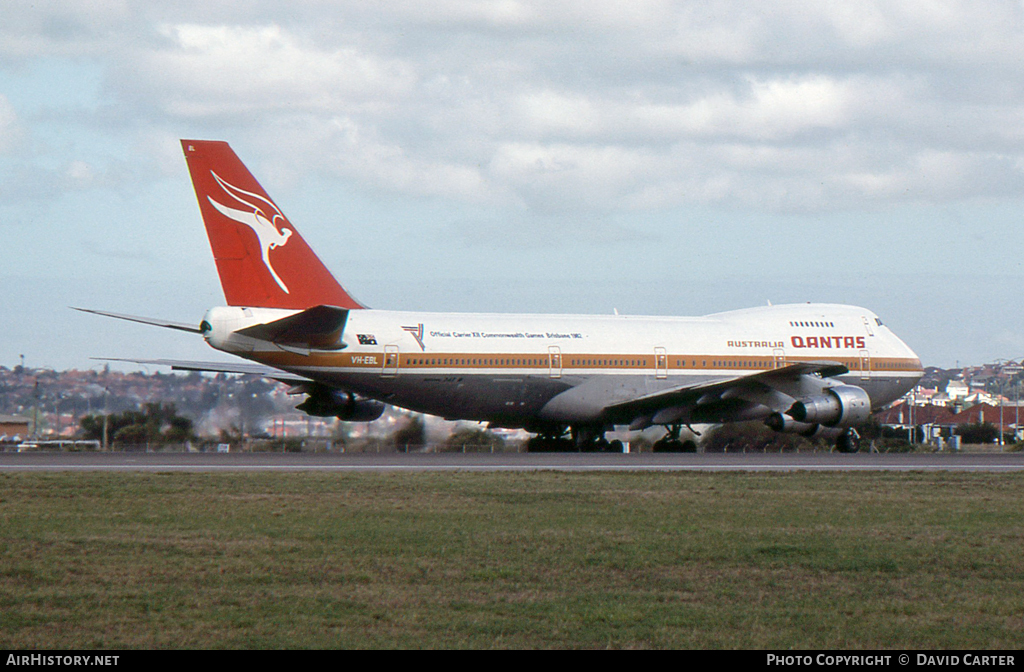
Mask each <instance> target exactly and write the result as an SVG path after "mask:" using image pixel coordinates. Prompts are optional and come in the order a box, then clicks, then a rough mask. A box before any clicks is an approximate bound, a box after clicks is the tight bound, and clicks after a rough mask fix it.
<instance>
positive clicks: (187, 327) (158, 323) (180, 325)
mask: <svg viewBox="0 0 1024 672" xmlns="http://www.w3.org/2000/svg"><path fill="white" fill-rule="evenodd" d="M71 309H72V310H80V311H82V312H83V313H92V314H93V315H103V316H104V317H116V318H117V319H119V320H128V321H129V322H140V323H142V324H150V325H153V326H154V327H166V328H168V329H177V330H179V331H188V332H191V333H193V334H201V333H203V332H202V330H201V329H200V328H199V327H198V326H196V325H194V324H188V323H186V322H172V321H171V320H158V319H155V318H152V317H139V316H137V315H123V314H121V313H108V312H107V311H105V310H90V309H89V308H75V307H74V306H71Z"/></svg>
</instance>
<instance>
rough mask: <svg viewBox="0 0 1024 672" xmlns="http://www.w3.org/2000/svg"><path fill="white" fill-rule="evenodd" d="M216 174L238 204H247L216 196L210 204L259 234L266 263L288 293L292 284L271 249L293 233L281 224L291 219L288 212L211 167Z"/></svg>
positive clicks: (224, 188) (213, 173) (222, 185)
mask: <svg viewBox="0 0 1024 672" xmlns="http://www.w3.org/2000/svg"><path fill="white" fill-rule="evenodd" d="M210 174H211V175H213V179H215V180H216V181H217V184H219V185H220V188H221V189H223V190H224V193H225V194H227V195H228V196H230V197H231V198H232V199H234V201H235V202H236V203H235V204H236V205H244V206H246V209H245V210H237V209H235V208H232V207H229V206H227V205H223V204H221V203H218V202H217V201H215V200H213V197H212V196H207V197H206V198H207V199H208V200H209V201H210V204H211V205H213V207H215V208H216V209H217V211H218V212H219V213H220V214H222V215H224V216H225V217H227V218H228V219H231V220H233V221H236V222H238V223H239V224H244V225H246V226H248V227H249V228H250V229H252V230H253V232H254V233H255V234H256V239H257V240H259V243H260V250H261V252H262V254H263V265H264V266H266V267H267V270H268V271H269V272H270V275H271V276H272V277H273V278H274V282H276V283H277V285H278V287H280V288H281V289H282V290H284V293H285V294H288V293H289V292H288V287H287V286H286V285H285V284H284V281H282V280H281V278H280V276H278V274H277V271H275V270H274V267H273V266H272V265H271V263H270V251H271V250H273V249H275V248H278V247H284V246H285V244H286V243H287V242H288V238H289V237H291V235H292V230H291V229H286V228H284V227H281V228H278V225H279V224H287V223H288V220H287V219H286V218H285V216H284V214H282V213H281V211H280V210H278V209H277V206H276V205H274V204H273V203H272V202H270V201H269V200H267V199H266V198H263V197H262V196H259V195H258V194H254V193H251V192H248V191H245V190H244V189H239V188H238V187H236V186H234V185H233V184H230V183H228V182H226V181H225V180H223V179H221V177H220V175H218V174H217V173H215V172H213V171H212V170H211V171H210Z"/></svg>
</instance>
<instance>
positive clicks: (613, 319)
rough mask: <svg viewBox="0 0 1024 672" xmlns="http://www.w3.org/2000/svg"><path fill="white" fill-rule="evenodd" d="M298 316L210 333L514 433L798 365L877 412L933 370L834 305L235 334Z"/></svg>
mask: <svg viewBox="0 0 1024 672" xmlns="http://www.w3.org/2000/svg"><path fill="white" fill-rule="evenodd" d="M295 312H297V311H290V310H278V309H268V308H234V307H222V308H214V309H212V310H210V311H209V312H208V313H207V315H206V321H207V322H208V323H209V324H210V325H211V330H210V331H209V333H207V334H206V338H207V341H208V342H209V343H210V345H211V346H213V347H214V348H217V349H219V350H223V351H225V352H229V353H231V354H233V355H239V356H242V357H245V358H248V359H251V360H254V361H257V362H261V363H264V364H268V365H271V366H274V367H277V368H280V369H284V370H286V371H291V372H294V373H297V374H300V375H304V376H308V377H309V378H312V379H314V380H316V381H320V382H324V383H326V384H330V385H333V386H338V387H342V388H344V389H348V390H350V391H352V392H356V393H359V394H361V395H365V396H367V397H372V398H375V399H380V400H382V401H386V402H388V403H391V404H394V405H396V406H400V407H403V408H409V409H412V410H416V411H421V412H425V413H430V414H433V415H439V416H442V417H448V418H459V419H472V420H488V421H490V422H492V423H494V424H497V425H502V426H511V427H528V428H529V427H536V426H539V425H540V424H544V423H566V424H570V423H584V422H590V423H600V422H603V421H606V420H608V418H602V415H601V409H603V408H605V407H607V406H608V405H609V404H613V403H615V402H616V401H619V400H624V399H630V398H635V397H637V396H642V395H644V394H652V393H656V392H658V391H659V390H666V389H669V388H673V387H678V386H680V385H684V384H688V383H695V384H699V383H701V382H705V381H717V380H728V379H731V378H738V377H741V376H746V375H750V374H752V373H757V372H760V371H769V370H772V369H778V368H781V367H783V366H785V365H788V364H794V363H799V362H823V361H827V362H835V363H838V364H841V365H843V366H845V367H846V368H848V369H849V373H848V374H846V375H843V376H840V377H839V380H841V381H843V382H844V383H848V384H852V385H857V386H858V387H861V388H863V389H864V390H865V391H866V392H867V393H868V394H869V396H870V398H871V405H872V407H873V408H878V407H881V406H883V405H886V404H888V403H891V402H892V401H893V400H895V399H897V398H899V397H900V396H902V395H903V394H905V393H906V392H907V391H908V390H910V389H911V388H912V387H913V386H914V385H915V384H916V382H917V380H918V379H919V378H920V377H921V375H922V373H923V371H922V368H921V362H920V360H919V359H918V357H917V355H915V354H914V352H913V351H912V350H911V349H910V348H909V347H907V345H906V344H904V343H903V341H901V340H900V339H899V338H898V337H897V336H896V335H895V334H893V333H892V332H891V331H890V330H889V329H888V327H886V326H884V325H883V324H882V323H881V321H880V320H879V319H878V318H877V316H876V315H875V314H874V313H872V312H871V311H868V310H866V309H863V308H858V307H854V306H845V305H834V304H794V305H781V306H767V307H762V308H751V309H745V310H736V311H730V312H724V313H717V314H714V315H708V316H705V317H636V316H619V315H500V314H461V313H423V312H401V311H387V310H370V309H366V310H352V311H350V313H349V316H348V321H347V324H346V325H345V328H344V336H343V343H344V347H343V348H342V349H338V350H312V351H308V350H301V349H297V348H292V347H282V346H277V345H274V344H273V343H269V342H267V341H261V340H256V339H253V338H248V337H245V336H242V335H240V334H237V333H234V332H236V331H237V330H238V329H241V328H245V327H249V326H252V325H256V324H261V323H266V322H271V321H273V320H276V319H280V318H282V317H285V316H287V315H291V314H294V313H295ZM570 389H571V390H573V393H572V394H571V395H568V396H567V395H565V394H564V393H566V392H567V391H568V390H570ZM560 395H561V396H562V398H561V399H560V398H559V397H560ZM569 397H571V403H569V402H567V401H566V399H568V398H569ZM769 412H771V409H768V408H765V409H764V413H763V415H767V414H768V413H769ZM746 413H747V414H748V415H751V413H750V410H749V409H748V410H747V411H746ZM753 417H759V414H758V413H757V412H755V413H753ZM728 419H735V418H723V420H728ZM743 419H747V417H746V416H745V417H744V418H743ZM681 420H682V421H684V422H687V421H697V420H698V418H690V417H683V418H681Z"/></svg>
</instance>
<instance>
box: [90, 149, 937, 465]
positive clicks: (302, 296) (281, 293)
mask: <svg viewBox="0 0 1024 672" xmlns="http://www.w3.org/2000/svg"><path fill="white" fill-rule="evenodd" d="M181 144H182V148H183V150H184V152H185V158H186V160H187V162H188V168H189V172H190V173H191V177H192V184H193V186H194V187H195V191H196V196H197V198H198V200H199V209H200V212H201V213H202V218H203V222H204V224H205V225H206V232H207V235H208V237H209V239H210V246H211V248H212V250H213V256H214V259H215V260H216V264H217V271H218V273H219V275H220V281H221V286H222V287H223V290H224V296H225V299H226V303H227V305H226V306H219V307H215V308H211V309H210V310H208V311H207V313H206V315H205V316H204V318H203V319H202V321H201V322H200V323H199V324H198V325H193V324H183V323H180V322H171V321H167V320H158V319H150V318H145V317H136V316H130V315H121V314H116V313H109V312H105V311H89V312H94V313H99V314H102V315H108V316H111V317H118V318H122V319H128V320H133V321H137V322H143V323H146V324H152V325H157V326H162V327H169V328H173V329H180V330H183V331H186V332H194V333H197V334H200V335H202V337H203V338H204V339H206V342H207V343H209V344H210V345H211V346H212V347H214V348H216V349H217V350H221V351H223V352H227V353H230V354H232V355H237V356H239V357H242V358H244V359H247V360H250V362H239V363H237V364H221V363H213V362H190V361H176V360H163V359H156V360H132V361H139V362H144V363H153V364H164V365H170V366H172V367H174V368H175V369H183V370H199V371H224V372H232V373H248V374H258V375H263V376H266V377H268V378H273V379H276V380H280V381H284V382H287V383H290V384H291V385H293V390H292V391H293V392H295V393H297V394H305V395H306V399H305V400H304V401H303V402H302V403H301V404H299V406H298V408H299V409H301V410H303V411H305V412H306V413H308V414H310V415H314V416H322V417H332V416H335V417H337V418H339V419H341V420H345V421H349V422H368V421H372V420H375V419H376V418H378V417H380V415H381V413H382V412H383V411H384V408H385V404H392V405H395V406H398V407H401V408H406V409H410V410H413V411H419V412H422V413H428V414H431V415H436V416H441V417H444V418H449V419H463V420H476V421H483V422H487V423H489V424H490V426H492V427H507V428H523V429H525V430H526V431H528V432H531V433H533V434H536V436H535V437H534V438H533V439H531V441H530V443H529V449H530V450H552V449H578V450H590V449H606V448H608V443H607V442H606V441H605V438H604V435H605V432H607V431H609V430H610V429H612V428H613V427H625V426H628V427H629V428H630V429H632V430H639V429H645V428H647V427H652V426H655V425H660V426H663V427H665V428H666V435H665V438H664V439H662V440H661V441H659V442H658V444H657V445H656V449H659V450H673V449H679V448H680V447H681V443H680V441H679V433H680V429H681V428H682V427H684V426H687V425H691V424H695V423H725V422H736V421H744V420H762V421H764V422H765V423H766V424H767V425H768V426H769V427H771V428H773V429H775V430H777V431H780V432H799V433H801V434H804V435H806V436H812V437H826V438H828V439H829V440H834V441H835V442H836V447H837V449H838V450H841V451H844V452H847V451H853V450H856V449H857V434H856V431H855V430H854V428H855V427H857V426H858V425H860V424H862V423H864V422H865V421H867V420H868V418H869V417H870V415H871V413H872V411H875V410H878V409H880V408H881V407H883V406H886V405H888V404H890V403H891V402H893V401H894V400H896V399H898V398H899V397H901V396H902V395H903V394H905V393H906V392H907V391H909V390H910V389H911V388H913V386H914V385H915V384H916V383H917V381H918V380H919V379H920V377H921V375H922V374H923V371H922V368H921V362H920V360H919V359H918V357H917V355H915V354H914V352H913V351H912V350H911V349H910V348H909V347H907V345H906V344H904V343H903V341H901V340H900V339H899V338H898V337H897V336H896V335H895V334H894V333H893V332H892V331H890V330H889V329H888V327H886V326H885V325H884V324H883V322H882V320H880V319H879V318H878V316H877V315H875V314H874V313H872V312H871V311H869V310H866V309H864V308H857V307H855V306H845V305H834V304H810V303H808V304H797V305H780V306H765V307H760V308H750V309H746V310H735V311H730V312H724V313H717V314H714V315H707V316H704V317H635V316H619V315H540V314H529V315H511V314H508V315H505V314H486V313H472V314H468V313H428V312H418V311H412V312H410V311H391V310H377V309H371V308H368V307H367V306H364V305H363V304H361V303H360V302H358V301H356V300H355V299H354V298H352V296H351V295H350V294H349V293H348V292H347V291H346V290H345V288H344V287H342V285H340V284H339V283H338V281H337V280H335V278H334V276H333V275H332V274H331V273H330V271H328V270H327V268H326V267H325V266H324V265H323V264H322V263H321V261H320V259H319V258H317V256H316V254H314V252H313V250H312V249H310V247H309V246H308V245H307V244H306V241H305V240H303V238H302V236H301V235H299V232H298V231H297V230H296V229H295V226H294V225H293V224H292V223H291V222H290V221H289V220H288V219H287V218H286V217H285V216H284V213H282V212H281V210H280V208H278V207H277V205H276V204H275V203H274V201H273V200H271V198H270V196H269V195H268V194H267V193H266V192H265V191H264V190H263V188H262V187H261V186H260V185H259V183H258V182H257V181H256V179H255V178H254V177H253V176H252V174H251V173H250V172H249V171H248V170H247V169H246V167H245V166H244V165H243V164H242V162H241V161H240V160H239V159H238V157H237V156H236V155H235V153H234V151H232V149H231V148H230V147H229V146H228V144H227V143H225V142H212V141H201V140H183V141H182V143H181Z"/></svg>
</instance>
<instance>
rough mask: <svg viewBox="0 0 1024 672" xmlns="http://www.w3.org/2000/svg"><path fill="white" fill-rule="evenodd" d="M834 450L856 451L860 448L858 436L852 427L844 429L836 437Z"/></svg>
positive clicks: (841, 451)
mask: <svg viewBox="0 0 1024 672" xmlns="http://www.w3.org/2000/svg"><path fill="white" fill-rule="evenodd" d="M836 450H837V451H839V452H840V453H856V452H857V451H858V450H860V437H859V436H857V433H856V432H854V431H853V430H852V429H847V430H845V431H844V432H843V433H842V434H840V435H839V438H837V439H836Z"/></svg>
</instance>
